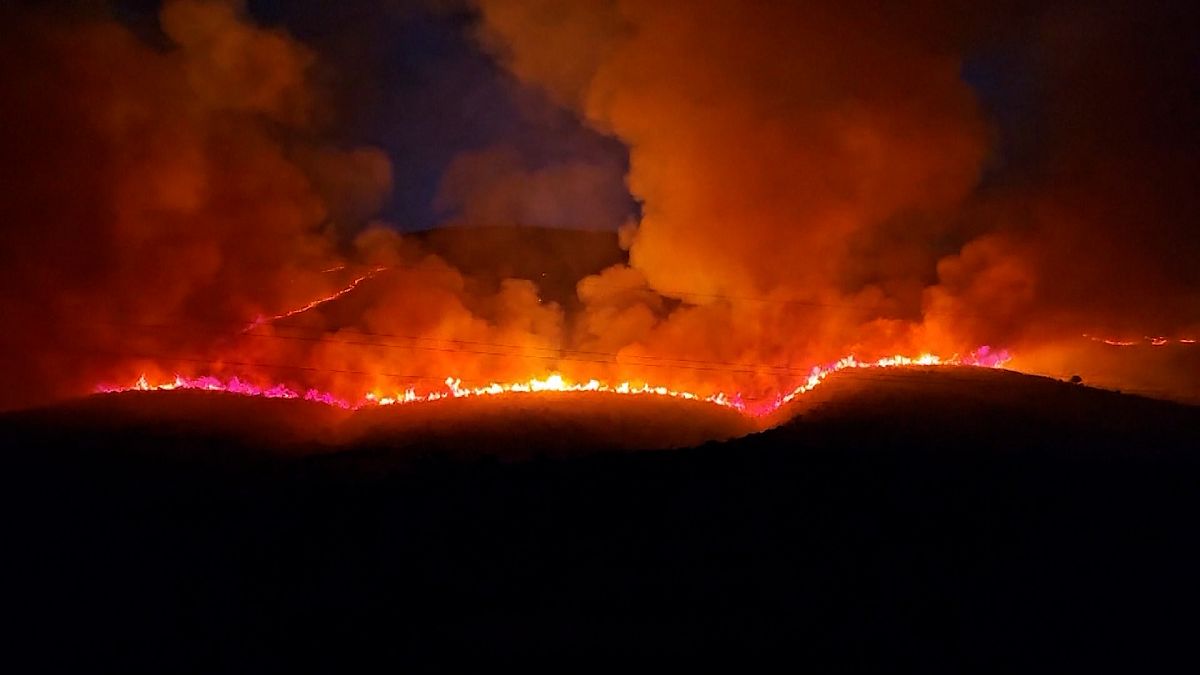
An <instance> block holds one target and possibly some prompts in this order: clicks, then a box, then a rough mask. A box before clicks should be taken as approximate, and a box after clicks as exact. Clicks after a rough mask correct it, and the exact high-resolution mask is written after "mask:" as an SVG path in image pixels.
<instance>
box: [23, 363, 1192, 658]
mask: <svg viewBox="0 0 1200 675" xmlns="http://www.w3.org/2000/svg"><path fill="white" fill-rule="evenodd" d="M818 394H819V396H818ZM805 405H806V406H808V407H806V408H805V409H803V410H798V412H800V413H801V416H800V417H799V418H797V419H795V420H793V421H791V422H788V423H785V424H783V425H782V426H780V427H778V428H775V429H772V430H770V431H767V432H764V433H758V434H753V435H750V436H746V437H743V438H739V439H736V440H732V441H728V442H723V443H709V444H706V445H703V446H699V447H693V448H688V449H678V450H662V451H656V452H632V453H631V452H590V453H579V454H571V453H567V455H566V456H564V453H562V452H561V448H559V451H556V452H554V453H550V452H540V451H539V447H540V446H542V445H546V446H547V447H549V446H548V445H547V443H546V440H547V437H546V436H543V435H541V434H545V433H550V434H560V433H561V429H560V428H556V427H554V426H553V425H549V426H546V427H543V426H542V425H540V424H539V420H538V419H536V418H534V417H533V416H530V417H527V418H526V419H525V423H524V424H523V425H522V427H521V429H522V431H521V432H520V433H521V434H523V435H522V436H518V438H517V439H512V438H510V439H506V440H505V443H507V444H510V445H511V444H513V443H515V442H516V441H517V440H519V439H524V442H525V443H526V444H527V445H528V448H527V449H528V452H527V453H526V454H527V457H526V458H524V459H521V460H519V461H505V460H502V459H498V458H497V457H496V456H495V453H494V452H489V448H488V447H483V446H486V445H487V442H486V441H483V440H481V439H479V438H475V439H474V440H473V441H468V440H465V439H466V438H467V437H465V436H464V437H459V441H458V442H459V443H460V444H467V443H469V442H473V443H476V444H478V445H480V447H475V448H470V449H468V448H462V449H463V450H472V451H471V452H463V453H460V456H459V458H457V459H451V458H448V457H447V456H446V455H445V454H444V453H443V452H441V451H435V450H434V449H429V451H428V452H422V451H421V449H420V448H417V449H413V448H409V449H408V450H406V452H405V453H404V459H403V461H396V457H395V456H394V455H393V454H392V453H391V452H390V451H389V448H388V447H387V446H386V444H380V443H378V442H376V443H374V444H366V445H364V446H362V447H356V448H349V449H342V450H341V451H339V452H332V453H331V452H324V453H309V454H303V455H302V454H299V453H279V452H269V453H264V452H261V450H262V448H263V446H264V444H265V441H264V440H263V438H262V437H256V436H253V435H245V434H239V433H230V432H229V431H228V429H226V430H225V431H222V432H219V433H218V432H214V433H211V434H208V435H205V434H203V433H200V432H198V431H197V430H196V429H195V428H194V427H191V426H187V425H185V426H182V427H181V426H174V427H172V426H171V425H164V426H161V427H159V428H158V429H157V431H156V432H153V433H152V432H150V431H148V427H147V426H146V425H145V424H141V425H140V426H139V425H138V424H134V423H131V422H128V421H127V420H126V419H125V418H122V417H121V416H120V415H119V414H116V413H115V412H114V411H113V409H108V410H106V411H104V414H97V415H95V416H93V417H92V418H90V421H87V422H86V423H80V422H79V420H80V419H85V418H84V417H81V416H80V415H79V413H78V412H77V408H76V409H75V410H76V412H73V413H71V414H65V413H64V414H62V416H61V417H56V416H55V415H54V414H52V412H47V411H42V412H40V413H37V414H31V413H24V414H20V415H8V416H6V417H5V419H4V421H3V424H2V429H3V436H2V437H0V438H2V442H3V445H4V447H5V451H6V452H5V462H6V465H7V466H6V469H5V471H4V475H5V476H6V477H7V478H8V482H9V485H7V486H6V487H5V494H6V495H7V496H8V497H9V498H10V499H11V500H12V506H11V507H10V509H9V513H10V520H11V521H12V523H13V525H14V526H15V530H14V531H13V532H12V534H11V536H10V538H9V546H10V552H11V555H13V557H14V558H15V560H16V561H17V566H16V570H15V571H14V572H11V573H10V575H9V580H10V581H12V582H14V589H15V596H10V597H15V598H16V600H17V602H16V603H15V604H14V605H11V606H12V607H14V611H15V613H16V616H17V617H18V619H19V620H18V623H19V624H20V626H21V628H20V631H21V633H20V637H21V642H22V643H23V644H24V645H26V646H33V647H34V655H35V656H36V657H37V658H38V659H39V660H40V662H41V663H43V664H45V665H46V666H47V668H48V669H49V668H52V667H54V666H60V665H62V662H63V661H68V662H71V663H74V664H75V665H84V666H89V667H93V668H96V669H101V670H103V669H107V668H109V667H120V669H122V670H155V671H163V670H170V671H178V670H186V669H198V670H214V669H223V670H229V669H234V670H268V671H270V670H276V669H283V668H285V667H286V666H288V665H294V664H297V663H303V664H305V665H307V666H310V667H311V666H318V667H325V668H329V669H333V668H343V667H345V666H346V665H347V664H349V663H351V662H354V661H358V660H360V659H364V658H371V659H376V658H379V657H383V658H390V659H394V660H396V661H408V660H411V659H413V658H415V657H433V658H436V659H438V660H439V661H440V662H441V663H442V664H443V665H444V666H445V667H446V668H447V669H453V665H452V664H454V663H456V662H458V661H459V660H460V659H463V658H471V659H478V658H481V657H482V658H487V659H489V660H491V661H490V662H491V663H493V664H495V665H501V664H503V663H505V662H506V661H508V660H509V659H517V658H521V657H525V656H529V655H535V656H538V657H540V658H543V659H548V660H550V661H553V662H555V663H559V664H560V665H561V666H563V667H566V668H570V667H571V664H577V663H579V662H580V661H582V662H594V660H595V659H596V658H600V657H605V656H606V657H609V658H614V659H615V660H616V661H617V662H621V663H626V664H628V663H644V661H642V660H641V659H642V658H643V657H647V656H650V657H655V658H660V659H663V658H665V659H666V660H668V661H679V660H685V661H690V660H696V659H708V658H709V657H710V656H712V655H714V654H716V653H722V654H733V655H735V656H736V657H737V658H739V659H756V658H759V657H761V656H764V655H766V654H768V653H777V654H781V655H784V656H786V657H787V658H789V659H790V660H792V661H793V662H795V663H796V664H798V665H800V666H804V665H808V666H813V667H816V668H817V669H819V670H822V671H851V672H852V671H861V670H864V669H875V668H878V667H880V666H886V667H888V668H895V667H899V666H916V667H918V668H920V669H922V670H925V671H930V670H940V671H952V672H966V671H978V670H993V669H1000V670H1012V669H1014V668H1021V667H1051V668H1055V667H1057V668H1077V667H1081V666H1082V665H1085V664H1086V663H1094V664H1101V665H1112V664H1115V663H1124V664H1128V665H1141V666H1145V665H1146V664H1147V662H1148V661H1154V660H1168V661H1169V660H1170V659H1172V658H1173V657H1174V656H1175V655H1176V654H1179V653H1180V652H1179V651H1177V648H1178V647H1179V646H1180V645H1183V644H1185V643H1186V639H1187V638H1188V637H1189V633H1190V628H1189V626H1190V625H1192V624H1191V623H1190V620H1189V619H1188V615H1189V614H1191V613H1192V612H1193V609H1194V607H1195V600H1196V599H1197V598H1198V594H1197V586H1198V584H1197V575H1196V571H1195V570H1196V569H1198V567H1197V564H1198V563H1200V554H1197V552H1196V551H1195V550H1193V549H1194V546H1193V541H1192V539H1193V536H1194V531H1195V528H1194V523H1195V521H1196V517H1197V516H1198V515H1200V489H1198V488H1200V462H1198V460H1197V456H1196V451H1197V442H1196V439H1197V438H1198V437H1200V409H1198V408H1195V407H1188V406H1180V405H1175V404H1168V403H1163V402H1158V401H1152V400H1149V399H1143V398H1138V397H1132V396H1127V395H1120V394H1116V393H1112V392H1105V391H1099V390H1093V389H1088V388H1085V387H1079V386H1075V385H1069V384H1066V383H1062V382H1057V381H1053V380H1048V379H1044V378H1032V377H1028V376H1021V375H1017V374H1013V373H995V372H987V371H973V370H951V371H943V372H919V371H913V372H895V373H882V372H864V373H852V374H842V375H841V376H838V377H835V378H832V379H831V380H830V381H829V382H828V383H826V385H823V386H822V387H821V388H819V389H818V390H817V391H815V392H813V398H812V399H809V400H808V401H807V402H806V403H805ZM63 410H70V408H64V409H63ZM306 410H307V409H306ZM306 414H307V413H306ZM256 416H257V417H260V418H261V419H264V420H269V415H266V414H265V413H262V412H261V411H260V412H258V413H256ZM143 422H144V420H143ZM547 430H549V431H548V432H547ZM239 438H240V439H241V440H238V439H239ZM579 447H580V448H581V449H582V448H585V447H589V442H588V440H587V439H581V440H580V442H579ZM591 447H592V449H596V446H594V445H593V446H591ZM552 454H553V455H554V456H553V457H551V456H550V455H552ZM539 455H540V456H539ZM27 633H28V634H31V635H26V634H27ZM31 638H32V639H31ZM631 659H636V660H633V661H631ZM814 664H815V666H814Z"/></svg>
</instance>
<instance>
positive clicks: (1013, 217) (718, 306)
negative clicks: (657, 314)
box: [479, 0, 1200, 394]
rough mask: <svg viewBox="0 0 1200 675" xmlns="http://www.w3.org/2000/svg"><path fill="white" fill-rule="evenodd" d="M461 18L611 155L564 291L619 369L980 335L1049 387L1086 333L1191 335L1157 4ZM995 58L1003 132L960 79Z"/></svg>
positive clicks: (610, 10)
mask: <svg viewBox="0 0 1200 675" xmlns="http://www.w3.org/2000/svg"><path fill="white" fill-rule="evenodd" d="M479 4H480V6H481V9H482V13H483V16H484V19H485V21H484V26H483V29H482V31H481V39H482V41H483V42H484V44H486V45H488V46H489V47H490V48H491V49H492V50H493V51H494V52H495V53H496V54H497V55H498V56H499V57H500V58H502V59H503V60H504V62H505V63H507V64H508V65H509V67H510V68H511V69H512V71H513V72H514V73H515V74H516V75H517V76H518V77H520V78H522V79H523V80H525V81H528V82H530V83H533V84H535V85H537V86H540V87H543V88H545V89H546V90H548V91H549V92H550V93H551V94H552V95H553V96H554V97H555V98H557V99H558V100H560V101H562V102H563V103H564V104H566V105H570V106H574V107H575V108H576V109H577V110H579V111H580V113H581V114H583V115H585V116H586V118H587V119H589V120H591V121H592V123H593V124H594V125H596V126H597V127H598V128H601V129H605V130H609V131H611V132H612V133H614V134H616V135H617V136H618V137H619V138H621V139H623V140H624V141H625V142H626V143H628V145H629V147H630V163H631V169H630V173H629V185H630V189H631V191H632V192H633V194H634V195H635V196H637V197H638V198H639V199H642V200H643V201H644V204H645V207H644V217H643V218H642V220H641V223H640V227H639V228H638V230H637V233H636V236H635V237H634V239H633V242H632V246H631V248H630V261H629V265H630V267H631V269H630V270H612V271H610V272H608V273H606V274H605V275H601V276H600V277H599V278H596V279H592V280H589V281H588V282H586V283H585V284H584V285H582V286H581V292H585V293H586V294H587V296H586V297H587V299H588V315H587V318H585V321H586V322H587V323H588V325H590V326H594V325H606V326H607V325H610V324H616V325H619V326H622V329H621V330H622V331H623V332H624V333H625V335H623V336H622V338H621V339H618V341H622V340H628V341H629V342H630V343H632V344H634V345H636V346H634V347H629V349H641V348H643V347H647V348H649V349H652V350H668V351H671V352H673V353H676V354H681V355H687V356H691V357H700V358H720V359H737V360H746V361H753V362H759V363H762V362H766V363H796V362H803V360H805V359H809V360H812V359H822V358H828V357H829V355H830V354H832V353H836V352H838V351H856V352H859V353H862V352H868V353H870V352H873V351H876V350H889V349H905V348H916V349H932V350H935V351H940V352H962V351H963V350H967V349H969V348H970V347H971V346H972V345H977V344H981V343H992V344H996V343H1001V344H1005V345H1008V346H1011V347H1014V348H1016V353H1017V354H1018V360H1017V361H1016V364H1017V365H1018V366H1020V365H1021V364H1022V361H1021V358H1020V355H1021V354H1022V353H1025V354H1026V358H1025V360H1024V364H1025V365H1026V366H1027V367H1030V368H1034V369H1043V370H1055V369H1056V368H1055V367H1054V366H1052V365H1051V364H1054V363H1059V364H1061V362H1062V358H1061V352H1062V350H1063V349H1067V350H1070V349H1072V348H1073V347H1075V348H1077V347H1078V346H1079V345H1078V340H1079V338H1080V336H1081V334H1083V333H1086V332H1089V331H1090V332H1092V333H1093V334H1094V333H1096V332H1101V333H1104V332H1106V331H1107V332H1111V333H1114V334H1126V335H1128V334H1133V335H1142V334H1144V333H1145V332H1147V331H1148V332H1149V334H1152V335H1191V334H1192V333H1195V332H1196V329H1197V328H1198V327H1200V291H1198V290H1197V289H1198V288H1200V272H1198V270H1197V267H1196V266H1195V264H1194V261H1195V260H1197V259H1200V257H1198V256H1200V238H1198V237H1196V236H1195V224H1196V223H1197V222H1200V220H1198V218H1200V209H1198V207H1200V199H1198V198H1197V193H1196V191H1195V190H1194V189H1192V187H1189V185H1191V184H1192V183H1193V182H1194V179H1195V176H1196V175H1197V170H1200V163H1198V162H1200V159H1198V157H1200V154H1198V153H1197V150H1198V149H1200V143H1198V142H1197V141H1198V138H1200V131H1198V130H1197V128H1196V125H1195V120H1196V119H1197V113H1200V103H1198V101H1197V99H1196V97H1195V91H1196V72H1197V71H1196V70H1195V64H1196V63H1197V62H1198V61H1197V57H1198V53H1197V48H1196V46H1195V44H1196V43H1195V41H1194V40H1192V39H1190V38H1188V37H1187V36H1186V35H1185V33H1186V31H1185V29H1183V28H1182V27H1181V26H1182V25H1184V24H1185V23H1186V22H1183V21H1182V19H1183V18H1184V17H1183V15H1182V14H1181V13H1180V11H1179V9H1180V8H1179V7H1177V6H1176V7H1173V6H1171V4H1170V3H1168V4H1165V5H1158V4H1152V5H1149V6H1147V5H1144V4H1142V3H1106V4H1102V5H1100V6H1097V5H1095V4H1094V3H1071V2H1063V3H1052V4H1051V5H1049V6H1046V7H1038V8H1036V9H1035V10H1031V9H1029V8H1026V7H1023V6H1022V5H1020V4H1018V3H1008V4H1004V3H1001V5H1000V6H997V7H993V8H991V9H990V10H989V11H987V12H985V13H981V12H979V11H978V10H977V8H976V9H973V8H972V3H955V2H941V3H936V2H935V3H877V2H872V1H870V0H867V1H864V2H857V1H851V2H838V3H792V2H759V3H749V4H747V3H743V2H737V1H735V0H700V1H693V0H689V1H687V2H670V1H667V2H653V3H646V2H634V1H628V2H627V1H624V0H591V1H589V2H562V1H559V0H539V1H535V2H522V3H512V2H505V1H504V0H480V3H479ZM1015 40H1022V41H1024V42H1027V43H1031V44H1032V45H1033V46H1032V48H1030V49H1029V51H1028V53H1027V54H1024V55H1023V58H1027V59H1028V61H1029V62H1028V63H1026V64H1023V67H1024V71H1023V72H1024V76H1025V77H1028V78H1030V79H1032V80H1035V81H1036V82H1037V85H1036V88H1035V90H1033V91H1029V92H1026V93H1025V95H1024V96H1023V97H1017V98H1018V100H1017V102H1016V103H1013V104H1010V105H1017V104H1020V105H1024V106H1025V107H1028V108H1036V110H1035V111H1034V112H1032V113H1029V115H1030V116H1031V117H1036V119H1034V120H1032V121H1029V120H1027V121H1026V122H1027V123H1026V125H1025V127H1026V128H1025V129H1020V130H1017V133H1013V134H1011V136H1010V137H1005V136H1004V134H1005V133H1007V132H1011V131H1013V130H1012V129H1006V128H1004V127H1003V125H1001V124H1000V123H999V122H998V121H997V120H995V119H992V118H990V117H989V116H988V114H987V113H986V111H985V110H984V109H983V107H982V105H981V102H980V100H979V96H978V95H977V93H976V92H975V91H974V90H973V89H972V88H971V87H969V86H968V84H967V83H966V81H965V80H964V77H963V72H964V70H965V69H966V67H967V65H968V64H967V59H968V58H969V57H974V58H978V57H979V55H980V54H983V55H985V56H986V55H987V53H988V50H989V49H991V50H994V51H996V52H998V53H1001V54H1003V53H1004V52H1003V45H1005V44H1008V43H1011V42H1013V41H1015ZM1012 77H1013V78H1019V77H1021V74H1020V73H1018V74H1015V75H1012ZM1030 86H1031V88H1034V87H1033V85H1030ZM1189 92H1190V94H1189ZM1001 112H1005V111H1001ZM1030 129H1033V130H1035V131H1034V132H1031V131H1030ZM1031 133H1036V137H1034V138H1027V137H1022V136H1021V134H1026V135H1029V134H1031ZM1006 149H1007V151H1008V152H1010V153H1012V154H1013V155H1014V156H1012V157H1004V156H1003V152H1004V151H1005V150H1006ZM1014 149H1015V150H1022V149H1025V150H1026V151H1025V152H1024V155H1023V156H1022V155H1021V154H1020V153H1018V152H1015V151H1014ZM617 279H622V280H624V281H631V282H632V283H633V285H634V286H636V285H637V283H639V282H641V283H644V285H645V287H646V288H649V289H653V290H654V291H655V292H656V293H657V294H660V295H662V296H666V297H674V298H678V299H680V300H683V301H684V302H686V303H687V304H688V305H689V307H687V308H685V309H683V310H681V311H676V312H674V313H672V314H671V315H670V316H669V317H667V318H666V319H662V320H651V319H650V318H649V317H650V315H651V314H653V307H654V303H655V302H658V300H650V301H649V304H642V303H638V302H634V301H631V300H630V299H629V298H628V296H627V295H624V294H623V293H625V292H626V291H618V290H613V291H612V293H613V294H614V295H613V296H609V295H607V294H606V292H605V291H604V290H601V287H604V286H608V285H613V286H616V284H609V283H608V281H610V280H617ZM634 326H636V328H634ZM598 339H599V338H598ZM1184 379H1185V381H1184V382H1183V383H1177V384H1181V385H1183V386H1185V387H1191V389H1192V390H1195V387H1196V386H1197V385H1196V383H1195V382H1196V380H1197V379H1200V378H1198V377H1197V374H1196V373H1195V372H1192V373H1191V374H1190V375H1186V376H1184ZM1189 382H1190V384H1189ZM1195 393H1200V392H1195V391H1193V394H1195Z"/></svg>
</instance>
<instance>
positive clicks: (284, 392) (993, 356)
mask: <svg viewBox="0 0 1200 675" xmlns="http://www.w3.org/2000/svg"><path fill="white" fill-rule="evenodd" d="M1009 359H1010V356H1009V354H1008V352H1007V351H1004V350H997V351H993V350H992V349H991V348H989V347H987V346H983V347H980V348H979V349H977V350H976V351H974V352H973V353H972V354H971V355H970V356H968V357H965V358H962V357H958V356H957V355H955V356H953V357H950V358H941V357H938V356H935V355H933V354H922V355H920V356H917V357H907V356H900V355H897V356H890V357H886V358H882V359H879V360H877V361H859V360H857V359H855V358H854V356H847V357H845V358H843V359H841V360H839V361H835V362H834V363H831V364H828V365H825V366H814V367H813V369H812V371H811V372H810V373H809V375H808V378H807V379H805V380H804V381H803V382H802V383H800V385H798V386H797V387H795V388H794V389H793V390H792V391H791V392H790V393H788V394H786V395H783V396H779V397H777V398H775V399H774V400H770V401H759V402H754V403H748V402H746V401H745V400H744V399H743V397H742V395H741V394H735V395H732V396H730V395H727V394H725V393H717V394H713V395H711V396H700V395H698V394H694V393H692V392H687V391H677V390H674V389H669V388H667V387H660V386H651V385H649V384H641V385H633V384H631V383H629V382H621V383H619V384H615V385H613V384H608V383H604V382H600V381H599V380H588V381H587V382H572V381H570V380H567V379H565V378H564V377H563V376H562V375H560V374H558V373H553V374H551V375H549V376H547V377H546V378H544V379H539V378H533V379H530V380H528V381H525V382H511V383H503V384H501V383H496V382H493V383H491V384H487V385H484V386H479V387H464V386H463V384H462V380H461V379H458V378H455V377H448V378H446V381H445V388H444V389H441V390H437V391H427V392H418V391H417V390H416V389H411V388H410V389H406V390H404V391H398V392H394V393H390V394H386V393H380V392H377V391H373V392H368V393H367V394H365V395H364V396H363V397H362V399H361V400H359V401H357V402H354V403H352V402H349V401H346V400H344V399H341V398H338V397H337V396H334V395H333V394H330V393H327V392H322V391H318V390H316V389H308V390H306V391H304V392H300V391H297V390H294V389H291V388H289V387H286V386H284V385H275V386H271V387H260V386H257V385H254V384H251V383H248V382H245V381H243V380H240V379H238V378H236V377H234V378H231V379H229V380H224V381H222V380H220V379H218V378H215V377H211V376H202V377H192V378H189V377H184V376H182V375H176V376H175V379H174V380H172V381H170V382H165V383H161V384H151V383H150V382H149V381H148V380H147V379H146V377H145V375H143V376H141V377H140V378H138V380H137V382H135V383H134V384H133V385H131V386H112V385H101V386H99V387H97V388H96V391H97V392H98V393H117V392H124V391H172V390H176V389H197V390H202V391H223V392H229V393H233V394H241V395H244V396H262V397H265V398H290V399H304V400H306V401H315V402H317V403H324V404H326V405H332V406H337V407H339V408H344V409H347V410H357V409H360V408H368V407H375V406H388V405H403V404H409V403H426V402H431V401H438V400H441V399H444V398H466V397H478V396H499V395H506V394H527V393H535V392H600V393H608V394H615V395H628V396H664V397H669V398H678V399H684V400H689V401H703V402H705V403H711V404H713V405H716V406H720V407H723V408H729V409H732V410H737V411H738V412H740V413H742V414H745V415H748V416H751V417H762V416H765V415H769V414H771V413H773V412H775V411H776V410H778V409H779V408H781V407H782V406H784V405H786V404H787V403H790V402H791V401H793V400H795V399H796V397H798V396H800V395H802V394H805V393H807V392H809V391H812V390H813V389H815V388H816V387H817V386H818V385H819V384H821V382H823V381H824V380H825V378H827V377H829V376H830V375H831V374H833V373H836V372H838V371H842V370H846V369H849V368H900V367H911V366H976V367H982V368H1000V367H1002V366H1003V365H1004V364H1005V363H1006V362H1008V361H1009Z"/></svg>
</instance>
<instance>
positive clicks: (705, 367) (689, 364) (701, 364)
mask: <svg viewBox="0 0 1200 675" xmlns="http://www.w3.org/2000/svg"><path fill="white" fill-rule="evenodd" d="M105 325H116V326H124V327H131V328H152V329H159V328H163V329H177V328H178V329H184V328H185V326H183V325H172V324H129V323H113V322H108V323H105ZM306 330H316V329H306ZM342 332H348V333H353V334H358V335H365V336H372V337H393V338H398V339H408V340H425V341H433V342H449V343H456V344H469V345H479V346H489V347H497V348H508V349H520V350H536V351H543V352H559V354H556V355H551V354H519V353H510V352H497V351H483V350H476V349H461V348H445V347H432V346H426V345H402V344H392V343H387V342H371V341H358V340H342V339H337V338H331V337H328V336H319V337H309V336H300V335H273V334H264V333H241V334H239V335H230V337H233V338H238V337H251V338H260V339H272V340H290V341H299V342H313V343H328V344H346V345H354V346H365V347H381V348H387V349H407V350H418V351H428V352H439V353H450V354H474V355H481V356H499V357H506V358H518V359H536V360H542V361H569V362H576V363H595V364H609V365H628V366H639V367H651V368H674V369H681V370H697V371H719V372H731V373H743V374H755V373H761V372H762V371H764V370H766V371H776V372H771V373H767V374H775V375H798V376H807V375H808V374H809V373H810V372H811V369H809V368H805V369H797V368H795V367H793V366H789V365H771V364H760V363H737V362H727V361H709V360H702V359H682V358H679V359H677V358H671V357H663V356H654V355H639V354H621V353H618V352H602V351H586V350H571V349H558V348H554V347H537V346H532V345H530V346H523V345H505V344H500V343H489V342H480V341H467V340H452V339H448V338H447V339H440V338H423V337H416V336H405V335H394V334H388V333H372V332H368V331H355V330H349V329H343V330H342ZM563 354H580V355H584V356H598V357H610V358H607V359H604V358H594V359H592V358H579V357H577V356H564V355H563ZM623 359H637V361H636V362H630V361H627V360H623Z"/></svg>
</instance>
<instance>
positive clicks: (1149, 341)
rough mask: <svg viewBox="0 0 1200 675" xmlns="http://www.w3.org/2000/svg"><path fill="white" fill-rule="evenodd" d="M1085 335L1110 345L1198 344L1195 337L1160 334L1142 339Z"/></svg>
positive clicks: (1156, 345) (1093, 340) (1160, 345)
mask: <svg viewBox="0 0 1200 675" xmlns="http://www.w3.org/2000/svg"><path fill="white" fill-rule="evenodd" d="M1083 337H1085V338H1087V339H1089V340H1091V341H1092V342H1099V343H1101V344H1105V345H1109V346H1110V347H1135V346H1137V345H1150V346H1151V347H1165V346H1166V345H1194V344H1196V339H1195V338H1169V337H1163V336H1161V335H1159V336H1150V335H1146V336H1143V337H1142V338H1140V339H1130V338H1103V337H1098V336H1095V335H1088V334H1086V333H1084V335H1083Z"/></svg>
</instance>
